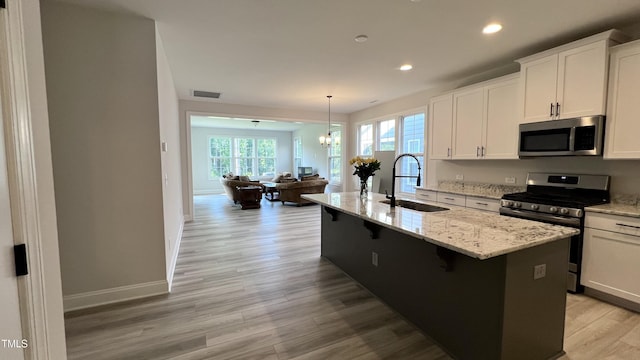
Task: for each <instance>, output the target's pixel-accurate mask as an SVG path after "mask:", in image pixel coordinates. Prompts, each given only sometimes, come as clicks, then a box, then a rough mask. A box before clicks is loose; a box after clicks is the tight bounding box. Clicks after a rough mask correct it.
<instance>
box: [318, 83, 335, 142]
mask: <svg viewBox="0 0 640 360" xmlns="http://www.w3.org/2000/svg"><path fill="white" fill-rule="evenodd" d="M331 98H332V96H331V95H327V99H329V128H328V130H327V136H324V135H322V136H320V138H318V140H320V145H321V146H327V147H328V146H331Z"/></svg>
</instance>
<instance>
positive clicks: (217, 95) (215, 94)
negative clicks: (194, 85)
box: [193, 90, 220, 99]
mask: <svg viewBox="0 0 640 360" xmlns="http://www.w3.org/2000/svg"><path fill="white" fill-rule="evenodd" d="M193 96H195V97H203V98H209V99H219V98H220V93H219V92H211V91H202V90H193Z"/></svg>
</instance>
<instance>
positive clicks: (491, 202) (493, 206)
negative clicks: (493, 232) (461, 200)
mask: <svg viewBox="0 0 640 360" xmlns="http://www.w3.org/2000/svg"><path fill="white" fill-rule="evenodd" d="M466 206H467V207H468V208H472V209H478V210H488V211H493V212H498V211H500V200H497V199H487V198H481V197H475V196H467V202H466Z"/></svg>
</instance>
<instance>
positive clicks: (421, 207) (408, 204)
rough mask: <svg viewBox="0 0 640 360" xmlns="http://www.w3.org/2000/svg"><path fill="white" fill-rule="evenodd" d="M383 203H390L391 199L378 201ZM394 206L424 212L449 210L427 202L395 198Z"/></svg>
mask: <svg viewBox="0 0 640 360" xmlns="http://www.w3.org/2000/svg"><path fill="white" fill-rule="evenodd" d="M380 202H381V203H383V204H391V200H382V201H380ZM396 206H400V207H403V208H407V209H411V210H416V211H424V212H435V211H444V210H449V209H447V208H443V207H440V206H434V205H429V204H423V203H419V202H415V201H410V200H396Z"/></svg>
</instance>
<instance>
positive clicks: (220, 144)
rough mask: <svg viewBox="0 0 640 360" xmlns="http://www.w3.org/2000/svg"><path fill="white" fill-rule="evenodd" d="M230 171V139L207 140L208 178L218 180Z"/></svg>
mask: <svg viewBox="0 0 640 360" xmlns="http://www.w3.org/2000/svg"><path fill="white" fill-rule="evenodd" d="M230 171H231V139H230V138H210V139H209V177H210V178H211V179H215V178H219V177H221V176H222V175H224V174H228V173H229V172H230Z"/></svg>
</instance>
